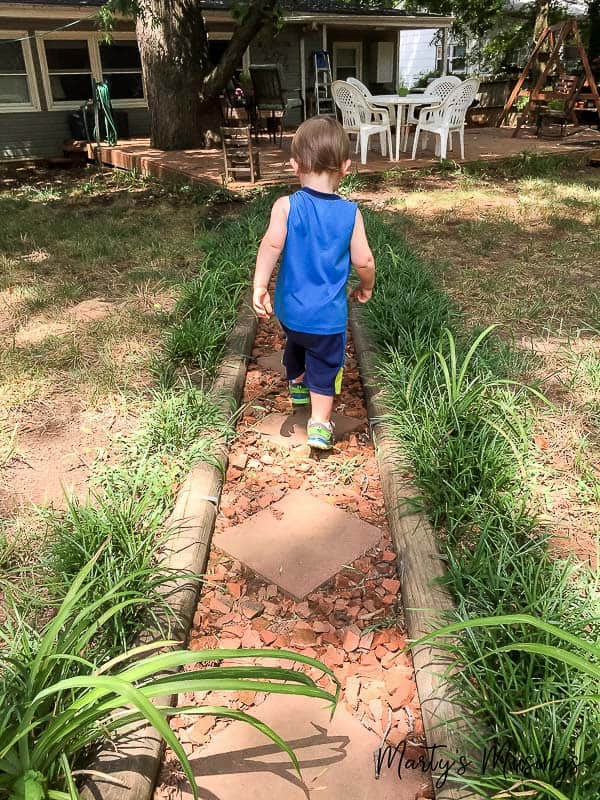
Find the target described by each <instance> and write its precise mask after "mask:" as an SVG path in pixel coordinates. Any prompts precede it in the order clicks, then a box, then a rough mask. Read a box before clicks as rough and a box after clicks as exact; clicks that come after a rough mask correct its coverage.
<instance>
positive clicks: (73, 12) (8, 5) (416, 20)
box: [0, 0, 454, 30]
mask: <svg viewBox="0 0 600 800" xmlns="http://www.w3.org/2000/svg"><path fill="white" fill-rule="evenodd" d="M103 2H104V0H89V1H88V2H82V3H69V2H64V3H63V2H62V1H61V0H58V2H57V0H54V2H47V3H32V2H29V1H28V0H25V2H6V1H5V0H0V18H14V17H19V18H21V19H23V18H25V19H40V18H44V19H86V18H91V17H93V16H95V15H96V14H97V11H98V7H99V6H100V5H102V3H103ZM390 12H391V13H390ZM203 14H204V18H205V19H206V21H207V22H213V23H218V22H228V23H231V22H233V17H232V15H231V13H230V12H229V11H228V10H226V9H208V8H207V9H205V10H204V11H203ZM116 16H117V17H119V16H120V15H119V14H117V15H116ZM283 17H284V20H285V22H287V23H288V24H291V25H310V24H313V23H315V24H317V25H319V24H321V25H337V26H340V27H347V28H364V27H369V28H371V27H375V26H376V27H378V28H391V29H394V30H399V29H403V28H434V29H435V28H449V27H451V25H452V23H453V21H454V20H453V18H452V17H448V16H442V15H439V16H438V15H435V14H422V15H421V14H419V15H409V14H406V13H401V12H399V13H397V14H394V13H393V10H392V9H390V10H389V11H388V13H386V14H368V13H360V14H356V13H355V14H341V13H335V12H334V13H332V12H325V13H323V12H317V11H314V12H313V11H293V10H291V9H290V10H284V13H283Z"/></svg>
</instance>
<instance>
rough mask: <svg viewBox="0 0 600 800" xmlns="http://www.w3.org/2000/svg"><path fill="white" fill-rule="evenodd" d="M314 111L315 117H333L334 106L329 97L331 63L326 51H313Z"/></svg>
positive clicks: (331, 98)
mask: <svg viewBox="0 0 600 800" xmlns="http://www.w3.org/2000/svg"><path fill="white" fill-rule="evenodd" d="M313 60H314V66H315V111H316V114H317V116H330V117H334V116H335V106H334V103H333V97H332V96H331V83H332V80H333V78H332V76H331V61H330V60H329V53H328V52H327V50H315V52H314V53H313Z"/></svg>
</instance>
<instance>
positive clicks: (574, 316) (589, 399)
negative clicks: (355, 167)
mask: <svg viewBox="0 0 600 800" xmlns="http://www.w3.org/2000/svg"><path fill="white" fill-rule="evenodd" d="M599 187H600V182H599V181H598V178H597V177H596V175H595V174H594V173H593V172H591V173H590V171H588V170H582V166H581V164H580V163H577V162H575V163H569V162H562V161H557V160H556V159H548V158H547V157H544V158H539V157H536V158H531V157H527V158H522V159H519V160H514V161H512V162H509V163H507V164H504V165H502V167H501V169H498V170H497V171H496V170H494V172H490V171H489V168H488V170H486V171H484V170H483V169H482V168H481V169H480V168H478V167H477V166H475V167H474V168H471V169H469V172H468V174H465V172H464V170H459V169H456V168H455V167H453V166H452V165H443V167H442V171H441V172H440V171H439V169H438V171H437V174H435V175H433V174H431V171H428V172H427V173H417V174H413V175H411V176H406V175H402V174H400V175H399V174H398V173H396V174H389V175H387V176H385V182H384V186H383V188H381V184H380V190H379V191H378V192H376V193H374V194H371V195H370V196H369V200H370V201H371V204H372V206H373V205H375V207H376V209H377V210H376V211H374V210H373V209H370V210H369V211H368V212H367V211H366V212H365V214H366V222H367V231H368V233H369V236H370V239H371V241H372V244H373V245H374V246H375V252H376V258H377V262H378V278H377V283H376V287H375V292H374V296H373V302H372V303H369V304H368V305H367V306H366V307H365V309H364V311H363V312H362V313H363V317H364V323H365V324H366V325H367V326H368V327H369V329H370V330H371V333H372V335H373V336H374V339H375V342H376V344H377V345H378V349H379V353H380V364H379V377H380V385H381V386H382V388H383V390H384V392H385V398H386V402H387V404H388V407H389V409H390V413H389V415H388V418H387V421H386V422H387V425H388V427H389V431H390V433H391V434H392V436H393V439H394V440H395V442H396V444H397V448H398V450H397V459H398V464H399V468H400V469H404V470H406V472H407V473H409V474H410V478H411V480H412V481H413V483H414V484H415V485H416V487H417V489H418V490H419V504H420V507H421V508H422V509H423V511H424V512H425V513H427V514H428V516H429V518H430V519H431V521H432V523H433V525H434V527H435V529H436V532H437V536H438V542H439V546H440V550H441V554H442V558H443V559H444V562H445V565H446V574H445V578H444V582H445V584H446V586H447V587H448V589H449V590H450V592H451V594H452V596H453V598H454V602H455V608H454V610H453V611H452V612H448V614H446V615H444V617H445V618H444V619H442V620H440V619H435V617H432V627H434V628H437V629H438V630H437V631H434V632H433V633H432V634H431V636H430V639H432V638H435V639H437V641H438V643H439V646H440V647H442V648H443V649H444V651H445V652H446V653H447V655H448V657H449V658H450V659H451V660H452V661H454V662H456V663H457V664H459V665H460V669H457V670H453V671H452V672H451V674H450V676H449V682H450V684H451V685H450V692H451V693H452V697H453V699H454V702H455V703H456V704H457V707H458V708H459V709H460V711H459V714H460V713H461V712H462V714H461V715H462V716H463V718H464V719H465V721H466V723H467V730H468V731H469V736H468V742H467V741H465V742H463V743H462V746H463V748H468V749H469V750H470V749H471V747H473V750H474V751H476V750H477V749H478V750H479V753H480V757H481V758H482V757H483V753H485V752H488V753H489V752H490V748H491V749H492V750H493V751H494V752H496V753H505V754H506V753H508V754H509V758H508V759H506V758H503V757H502V756H500V758H499V760H496V761H495V763H494V764H493V765H491V768H490V765H489V764H488V768H487V770H486V771H485V772H481V773H478V772H477V769H476V770H475V773H474V774H471V775H468V776H467V777H465V778H460V782H463V781H467V780H468V781H469V784H470V785H471V786H473V787H474V788H476V790H477V791H478V792H479V795H478V796H485V797H491V796H493V797H500V796H503V797H504V796H506V797H509V796H510V797H516V796H522V795H523V796H525V795H527V796H530V795H531V796H532V797H536V798H540V800H541V798H551V797H553V798H560V800H567V798H569V800H587V798H588V797H592V796H597V795H598V790H599V788H600V784H599V782H598V776H599V775H600V762H599V761H598V758H599V755H600V753H599V751H598V747H597V730H598V726H599V725H600V718H599V708H598V702H597V700H598V695H597V688H598V682H597V681H598V677H599V675H600V673H599V672H598V666H597V660H598V658H599V657H600V646H599V642H600V626H599V624H598V620H599V619H600V617H599V616H598V611H599V603H600V597H599V595H598V567H597V548H598V533H599V525H598V523H599V521H600V513H599V512H600V508H599V500H600V497H599V487H600V474H599V472H598V465H599V459H598V453H599V444H600V443H599V434H600V431H599V427H598V426H599V421H600V414H599V411H600V408H599V393H600V387H599V386H598V380H597V375H598V366H599V360H598V359H599V355H600V352H599V347H598V345H599V343H600V330H599V328H600V326H599V324H598V288H599V287H598V279H597V276H596V275H595V274H594V270H593V269H592V267H595V262H594V261H593V259H594V252H595V251H596V250H597V244H598V226H597V221H598V206H599V199H600V192H599ZM355 188H356V187H355ZM363 188H364V189H366V188H368V187H366V186H365V187H363ZM573 197H577V198H586V199H587V203H586V205H585V210H582V208H581V207H579V208H578V211H577V212H573V211H572V210H571V211H570V208H571V207H570V206H569V202H570V201H571V199H572V198H573ZM565 198H567V202H566V203H565V202H564V199H565ZM481 219H484V220H486V221H488V220H489V223H490V224H489V228H490V230H491V232H492V233H491V234H488V232H487V231H488V226H487V225H486V224H482V225H479V224H478V223H479V221H480V220H481ZM567 219H570V221H569V222H566V220H567ZM533 222H536V223H537V225H538V226H539V227H540V228H543V230H544V234H543V235H541V236H539V237H537V236H535V235H533V234H532V233H531V229H532V223H533ZM586 222H589V223H590V224H589V227H585V225H584V223H586ZM507 230H510V238H509V239H508V240H507V241H503V240H502V235H501V232H502V231H507ZM573 230H575V231H577V233H578V234H579V236H578V237H576V236H573V235H572V231H573ZM517 234H519V235H518V236H517ZM549 241H551V242H552V245H549ZM566 252H570V256H569V257H567V256H565V253H566ZM489 253H491V256H488V254H489ZM524 254H526V255H524ZM586 269H587V270H588V271H587V274H585V278H584V279H582V278H581V274H582V273H585V270H586ZM540 297H541V298H543V300H542V306H541V307H540V303H539V298H540ZM526 384H527V385H526ZM543 393H545V395H546V398H545V397H544V394H543ZM549 401H550V402H549ZM562 555H564V556H568V558H562V557H560V556H562ZM440 622H446V623H452V624H449V625H448V626H447V627H443V628H440ZM548 623H550V624H548ZM459 752H464V750H463V751H460V750H459ZM477 762H478V759H476V763H477Z"/></svg>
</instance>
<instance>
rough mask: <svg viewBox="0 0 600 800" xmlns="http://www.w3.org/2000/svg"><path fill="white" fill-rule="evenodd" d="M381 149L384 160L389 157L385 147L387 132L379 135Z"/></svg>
mask: <svg viewBox="0 0 600 800" xmlns="http://www.w3.org/2000/svg"><path fill="white" fill-rule="evenodd" d="M379 149H380V150H381V155H382V157H383V158H385V157H386V156H387V150H386V146H385V131H382V132H381V133H380V134H379Z"/></svg>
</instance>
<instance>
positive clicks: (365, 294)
mask: <svg viewBox="0 0 600 800" xmlns="http://www.w3.org/2000/svg"><path fill="white" fill-rule="evenodd" d="M372 296H373V289H363V287H362V286H359V287H358V288H357V289H355V290H354V291H353V292H352V295H351V297H352V299H353V300H358V302H359V303H368V302H369V300H370V299H371V297H372Z"/></svg>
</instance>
